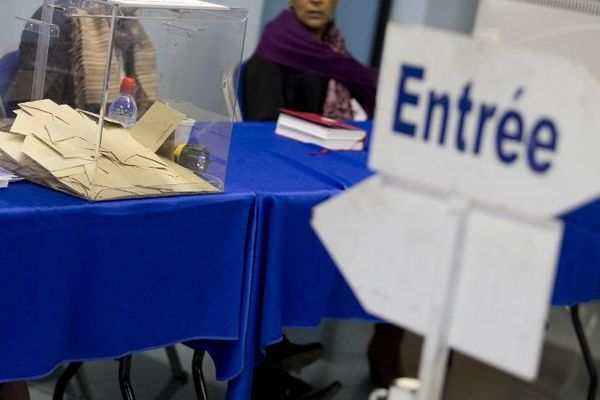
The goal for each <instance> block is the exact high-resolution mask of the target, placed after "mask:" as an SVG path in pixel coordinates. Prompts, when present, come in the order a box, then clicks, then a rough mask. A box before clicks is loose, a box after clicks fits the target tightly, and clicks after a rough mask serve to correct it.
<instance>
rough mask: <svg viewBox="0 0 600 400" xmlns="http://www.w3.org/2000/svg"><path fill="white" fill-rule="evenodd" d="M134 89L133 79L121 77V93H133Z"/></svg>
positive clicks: (135, 86) (135, 84)
mask: <svg viewBox="0 0 600 400" xmlns="http://www.w3.org/2000/svg"><path fill="white" fill-rule="evenodd" d="M136 89H137V83H136V82H135V79H133V78H123V80H122V81H121V93H126V94H130V95H134V94H135V90H136Z"/></svg>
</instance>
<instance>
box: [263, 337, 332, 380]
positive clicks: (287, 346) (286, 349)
mask: <svg viewBox="0 0 600 400" xmlns="http://www.w3.org/2000/svg"><path fill="white" fill-rule="evenodd" d="M324 354H325V350H324V348H323V345H322V344H321V343H308V344H295V343H292V342H290V341H289V340H288V339H287V338H286V337H285V336H284V337H283V340H282V341H281V342H279V343H276V344H274V345H271V346H269V347H267V362H268V363H269V364H271V365H272V366H273V367H275V368H279V369H282V370H284V371H293V372H300V370H302V368H304V367H306V366H308V365H310V364H312V363H314V362H315V361H318V360H320V359H321V358H322V357H323V355H324Z"/></svg>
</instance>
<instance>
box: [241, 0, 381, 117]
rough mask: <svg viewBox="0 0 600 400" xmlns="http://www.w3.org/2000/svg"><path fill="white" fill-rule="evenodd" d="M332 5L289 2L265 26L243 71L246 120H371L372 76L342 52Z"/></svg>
mask: <svg viewBox="0 0 600 400" xmlns="http://www.w3.org/2000/svg"><path fill="white" fill-rule="evenodd" d="M337 3H338V2H337V0H291V1H290V9H289V10H285V11H283V12H282V13H281V14H280V15H279V16H278V17H277V18H276V19H275V20H273V21H272V22H270V23H269V24H268V25H267V26H266V28H265V31H264V33H263V36H262V39H261V41H260V43H259V45H258V48H257V49H256V53H255V54H254V56H253V57H252V58H251V59H250V60H249V61H248V64H247V67H246V73H245V80H244V82H243V84H244V88H245V89H244V93H245V99H244V114H245V115H244V117H245V119H247V120H251V121H274V120H276V119H277V117H278V115H279V109H280V108H289V109H293V110H298V111H307V112H314V113H317V114H321V115H324V116H326V117H330V118H337V119H354V117H355V116H357V115H358V114H359V113H361V112H362V110H364V111H365V112H366V114H367V116H368V117H372V116H373V110H374V107H375V91H376V86H377V74H376V72H375V70H373V69H371V68H368V67H365V66H364V65H362V64H360V63H359V62H358V61H357V60H356V59H354V58H353V57H352V56H351V55H350V54H349V53H348V51H347V50H346V46H345V41H344V38H343V36H342V34H341V32H340V31H339V29H338V28H337V27H336V26H335V24H334V22H333V16H334V14H335V9H336V7H337ZM353 100H355V101H353Z"/></svg>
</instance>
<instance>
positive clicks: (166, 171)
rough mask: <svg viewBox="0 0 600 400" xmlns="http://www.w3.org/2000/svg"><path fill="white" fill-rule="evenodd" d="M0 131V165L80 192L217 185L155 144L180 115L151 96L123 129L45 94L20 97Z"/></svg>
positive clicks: (111, 194)
mask: <svg viewBox="0 0 600 400" xmlns="http://www.w3.org/2000/svg"><path fill="white" fill-rule="evenodd" d="M19 107H20V109H19V110H16V111H15V113H16V114H17V118H16V119H15V121H14V123H13V125H12V127H11V129H10V132H0V167H4V168H6V169H8V170H10V171H12V172H14V173H15V174H17V175H19V176H22V177H24V178H25V179H28V180H30V181H32V182H36V183H39V184H43V185H47V186H50V187H52V188H54V189H56V190H59V191H63V192H67V193H70V194H73V195H76V196H79V197H82V198H84V199H87V200H92V201H97V200H111V199H118V198H128V197H150V196H163V195H168V194H179V193H212V192H219V190H218V189H217V188H215V187H214V186H212V185H211V184H209V183H208V182H206V181H204V180H203V179H202V178H200V177H199V176H197V175H195V174H194V173H193V172H192V171H190V170H188V169H186V168H184V167H182V166H180V165H179V164H176V163H175V162H173V161H171V160H170V159H169V158H166V157H163V156H161V155H158V154H157V153H156V152H157V150H158V149H159V148H161V146H162V145H163V143H164V142H165V141H166V140H167V138H169V136H171V135H172V133H173V132H174V130H175V128H176V127H177V126H178V125H179V124H180V123H181V121H183V120H184V119H185V115H184V114H181V113H180V112H178V111H176V110H174V109H172V108H170V107H168V106H166V105H164V104H162V103H160V102H156V103H154V105H153V106H152V107H151V108H150V109H149V110H148V111H147V112H146V113H145V114H144V115H143V117H142V118H141V119H140V120H139V121H138V123H137V124H136V125H135V126H134V127H133V128H131V129H125V128H123V127H122V126H120V125H118V124H113V123H111V122H109V121H106V122H105V125H104V130H103V136H102V144H101V146H100V149H99V152H98V153H99V154H98V158H97V159H96V153H97V139H98V133H99V132H98V130H99V127H98V123H97V120H96V117H95V116H93V115H90V114H88V113H85V112H83V111H80V110H75V109H73V108H71V107H69V106H66V105H58V104H56V103H54V102H53V101H51V100H40V101H34V102H30V103H22V104H20V105H19Z"/></svg>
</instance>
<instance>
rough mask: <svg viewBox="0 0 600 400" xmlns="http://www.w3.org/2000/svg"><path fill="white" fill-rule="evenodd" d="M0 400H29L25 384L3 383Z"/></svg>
mask: <svg viewBox="0 0 600 400" xmlns="http://www.w3.org/2000/svg"><path fill="white" fill-rule="evenodd" d="M0 399H1V400H29V389H28V388H27V382H11V383H5V384H4V386H3V387H2V393H0Z"/></svg>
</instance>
